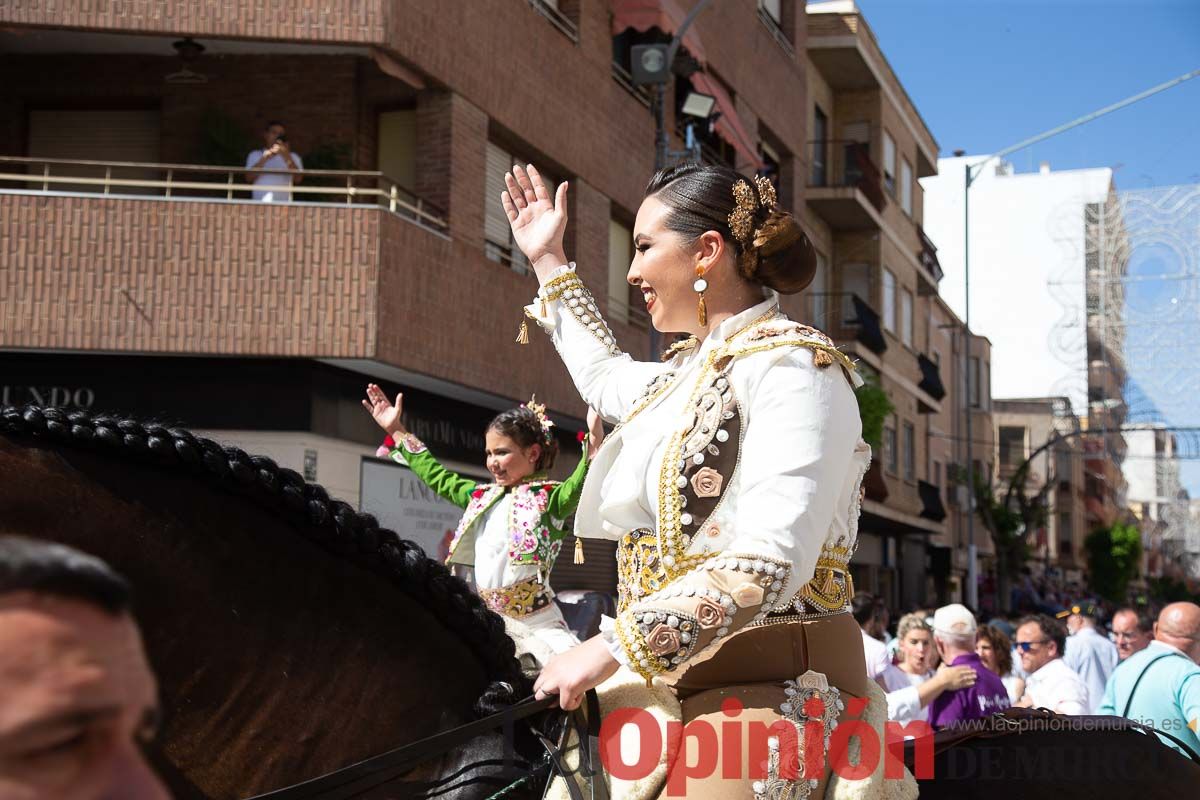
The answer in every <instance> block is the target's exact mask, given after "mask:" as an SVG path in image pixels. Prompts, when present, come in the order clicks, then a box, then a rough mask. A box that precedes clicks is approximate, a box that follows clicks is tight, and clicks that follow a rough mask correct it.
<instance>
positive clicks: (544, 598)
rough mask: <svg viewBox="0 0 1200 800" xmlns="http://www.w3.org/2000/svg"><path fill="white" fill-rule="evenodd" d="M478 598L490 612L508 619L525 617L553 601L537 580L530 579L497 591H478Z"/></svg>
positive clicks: (547, 590)
mask: <svg viewBox="0 0 1200 800" xmlns="http://www.w3.org/2000/svg"><path fill="white" fill-rule="evenodd" d="M479 597H480V599H482V600H483V602H484V603H485V604H486V605H487V607H488V608H490V609H491V610H492V611H495V612H496V613H497V614H504V615H506V616H509V617H517V618H520V617H525V616H528V615H529V614H532V613H533V612H535V611H541V610H542V609H543V608H546V607H548V606H549V605H550V603H551V602H552V601H553V599H554V595H553V594H551V592H550V590H549V589H548V588H547V587H545V586H543V585H542V584H540V583H539V582H538V580H537V578H530V579H529V580H526V581H521V582H520V583H514V584H513V585H512V586H504V587H501V588H499V589H480V590H479Z"/></svg>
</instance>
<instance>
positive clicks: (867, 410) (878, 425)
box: [854, 373, 896, 452]
mask: <svg viewBox="0 0 1200 800" xmlns="http://www.w3.org/2000/svg"><path fill="white" fill-rule="evenodd" d="M863 378H864V380H865V381H866V383H864V384H863V385H862V386H860V387H858V389H857V390H856V391H855V392H854V395H855V397H856V398H857V399H858V415H859V417H861V418H862V438H863V441H865V442H866V443H867V444H869V445H871V449H872V450H874V451H875V452H879V450H880V449H881V448H882V447H883V423H884V422H886V421H887V418H888V417H889V416H891V413H892V412H893V411H895V410H896V406H895V405H894V404H893V403H892V399H891V398H890V397H888V393H887V392H886V391H884V389H883V387H882V386H880V385H879V379H878V378H877V377H875V376H874V375H873V374H870V373H868V374H865V375H864V376H863Z"/></svg>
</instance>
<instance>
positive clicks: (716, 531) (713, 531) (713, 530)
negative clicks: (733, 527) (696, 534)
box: [705, 524, 721, 539]
mask: <svg viewBox="0 0 1200 800" xmlns="http://www.w3.org/2000/svg"><path fill="white" fill-rule="evenodd" d="M705 533H707V534H708V535H709V536H711V537H713V538H714V539H715V538H717V537H718V536H720V535H721V526H720V525H716V524H713V525H709V526H708V530H707V531H705Z"/></svg>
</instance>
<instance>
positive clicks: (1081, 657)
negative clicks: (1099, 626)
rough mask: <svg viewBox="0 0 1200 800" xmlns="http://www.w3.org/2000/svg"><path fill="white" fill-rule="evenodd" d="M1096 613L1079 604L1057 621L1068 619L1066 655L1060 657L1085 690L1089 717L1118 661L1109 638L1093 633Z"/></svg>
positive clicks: (1092, 607) (1092, 606) (1091, 607)
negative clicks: (1088, 699) (1078, 678)
mask: <svg viewBox="0 0 1200 800" xmlns="http://www.w3.org/2000/svg"><path fill="white" fill-rule="evenodd" d="M1098 616H1099V609H1097V608H1096V605H1095V604H1094V603H1092V602H1090V601H1088V600H1081V601H1079V602H1078V603H1075V604H1074V605H1072V606H1071V607H1070V608H1068V609H1066V610H1065V611H1060V612H1059V613H1058V618H1059V619H1062V618H1063V617H1066V618H1067V630H1068V631H1069V632H1070V634H1071V635H1070V636H1068V637H1067V651H1066V653H1064V654H1063V663H1065V664H1066V665H1067V666H1068V667H1070V668H1071V669H1073V670H1075V672H1077V673H1078V674H1079V677H1081V678H1083V682H1084V683H1086V684H1087V687H1088V697H1089V698H1090V700H1091V705H1090V706H1089V707H1088V710H1087V711H1088V713H1089V714H1094V713H1095V712H1096V709H1097V708H1098V707H1099V706H1100V700H1101V699H1102V698H1103V697H1104V685H1105V684H1106V683H1108V676H1109V675H1112V671H1113V670H1114V669H1115V668H1116V666H1117V662H1118V661H1119V660H1120V659H1119V658H1118V655H1117V646H1116V645H1115V644H1113V643H1112V642H1110V641H1109V640H1108V637H1107V636H1105V635H1104V634H1102V633H1100V631H1098V630H1096V617H1098Z"/></svg>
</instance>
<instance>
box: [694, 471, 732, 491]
mask: <svg viewBox="0 0 1200 800" xmlns="http://www.w3.org/2000/svg"><path fill="white" fill-rule="evenodd" d="M724 483H725V479H724V478H723V477H721V473H719V472H717V471H716V470H715V469H713V468H712V467H701V468H700V469H699V470H697V471H696V474H695V475H693V476H692V489H694V490H695V491H696V496H697V497H719V496H720V495H721V486H722V484H724Z"/></svg>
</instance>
